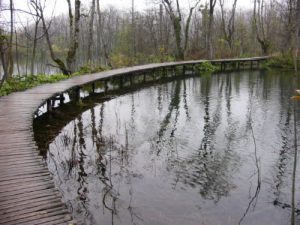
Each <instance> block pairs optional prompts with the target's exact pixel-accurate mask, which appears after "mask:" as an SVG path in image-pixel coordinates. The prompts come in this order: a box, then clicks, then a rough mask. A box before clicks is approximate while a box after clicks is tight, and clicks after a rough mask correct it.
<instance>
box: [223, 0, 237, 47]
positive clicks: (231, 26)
mask: <svg viewBox="0 0 300 225" xmlns="http://www.w3.org/2000/svg"><path fill="white" fill-rule="evenodd" d="M219 2H220V7H221V20H222V21H221V27H222V32H223V35H224V39H225V41H226V42H227V43H228V46H229V48H230V50H231V51H232V50H233V41H234V31H235V10H236V3H237V0H234V1H233V4H232V9H231V12H230V15H229V19H228V22H226V12H225V10H224V0H219ZM226 23H227V25H226Z"/></svg>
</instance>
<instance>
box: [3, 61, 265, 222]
mask: <svg viewBox="0 0 300 225" xmlns="http://www.w3.org/2000/svg"><path fill="white" fill-rule="evenodd" d="M266 59H267V57H256V58H248V59H226V60H212V61H211V62H212V63H220V64H226V63H235V62H238V63H240V62H241V63H244V62H251V65H252V62H259V61H262V60H266ZM204 61H205V60H198V61H184V62H172V63H160V64H148V65H142V66H135V67H129V68H122V69H116V70H111V71H104V72H100V73H95V74H89V75H84V76H78V77H73V78H71V79H68V80H64V81H61V82H58V83H55V84H47V85H43V86H39V87H36V88H33V89H30V90H27V91H24V92H17V93H13V94H10V95H8V96H5V97H1V98H0V224H7V225H10V224H12V225H15V224H22V225H25V224H30V225H31V224H68V223H70V221H71V220H72V217H71V215H70V214H69V212H68V210H67V208H66V206H65V204H64V203H63V202H62V198H61V196H60V193H59V191H58V190H56V189H55V187H54V182H53V181H52V179H51V175H50V174H49V171H48V169H47V167H46V166H45V164H44V163H43V161H42V159H41V158H40V157H39V156H38V149H37V147H36V143H35V142H34V140H33V130H32V120H33V116H34V113H35V112H36V110H37V109H38V108H39V107H40V106H41V105H43V104H44V103H45V102H46V101H47V100H48V99H50V98H52V97H54V96H57V95H59V94H61V93H63V92H65V91H66V90H69V89H71V88H74V87H80V86H82V85H84V84H88V83H93V82H95V81H98V80H105V79H109V78H112V77H121V76H126V75H128V74H134V73H142V72H147V71H152V70H154V69H159V68H164V67H176V66H184V65H196V64H199V63H202V62H204Z"/></svg>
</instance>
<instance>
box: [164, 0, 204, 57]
mask: <svg viewBox="0 0 300 225" xmlns="http://www.w3.org/2000/svg"><path fill="white" fill-rule="evenodd" d="M162 3H163V5H164V6H165V9H166V11H167V12H168V14H169V16H170V19H171V21H172V24H173V30H174V35H175V43H176V58H177V59H179V60H183V59H184V53H185V50H186V47H187V42H188V35H189V27H190V22H191V17H192V14H193V11H194V9H195V8H196V7H197V5H198V4H199V3H200V0H198V1H196V3H195V5H194V6H193V7H191V8H190V12H189V16H188V18H187V21H186V29H185V43H182V24H181V23H182V13H181V9H180V5H179V0H176V6H175V7H174V6H173V1H172V0H162Z"/></svg>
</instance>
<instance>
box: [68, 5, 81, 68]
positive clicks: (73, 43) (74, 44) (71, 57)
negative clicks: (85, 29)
mask: <svg viewBox="0 0 300 225" xmlns="http://www.w3.org/2000/svg"><path fill="white" fill-rule="evenodd" d="M80 4H81V2H80V0H75V17H74V32H73V35H72V36H71V37H70V38H71V40H70V47H69V50H68V53H67V59H66V61H67V68H68V70H69V73H72V72H74V61H75V55H76V50H77V48H78V34H79V20H80ZM70 19H71V18H70ZM70 23H71V22H70ZM72 28H73V26H72V27H70V29H72Z"/></svg>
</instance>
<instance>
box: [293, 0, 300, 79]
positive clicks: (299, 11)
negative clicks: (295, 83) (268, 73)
mask: <svg viewBox="0 0 300 225" xmlns="http://www.w3.org/2000/svg"><path fill="white" fill-rule="evenodd" d="M299 44H300V0H297V7H296V48H295V57H294V60H295V62H294V65H295V71H296V73H297V72H298V52H299Z"/></svg>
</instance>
